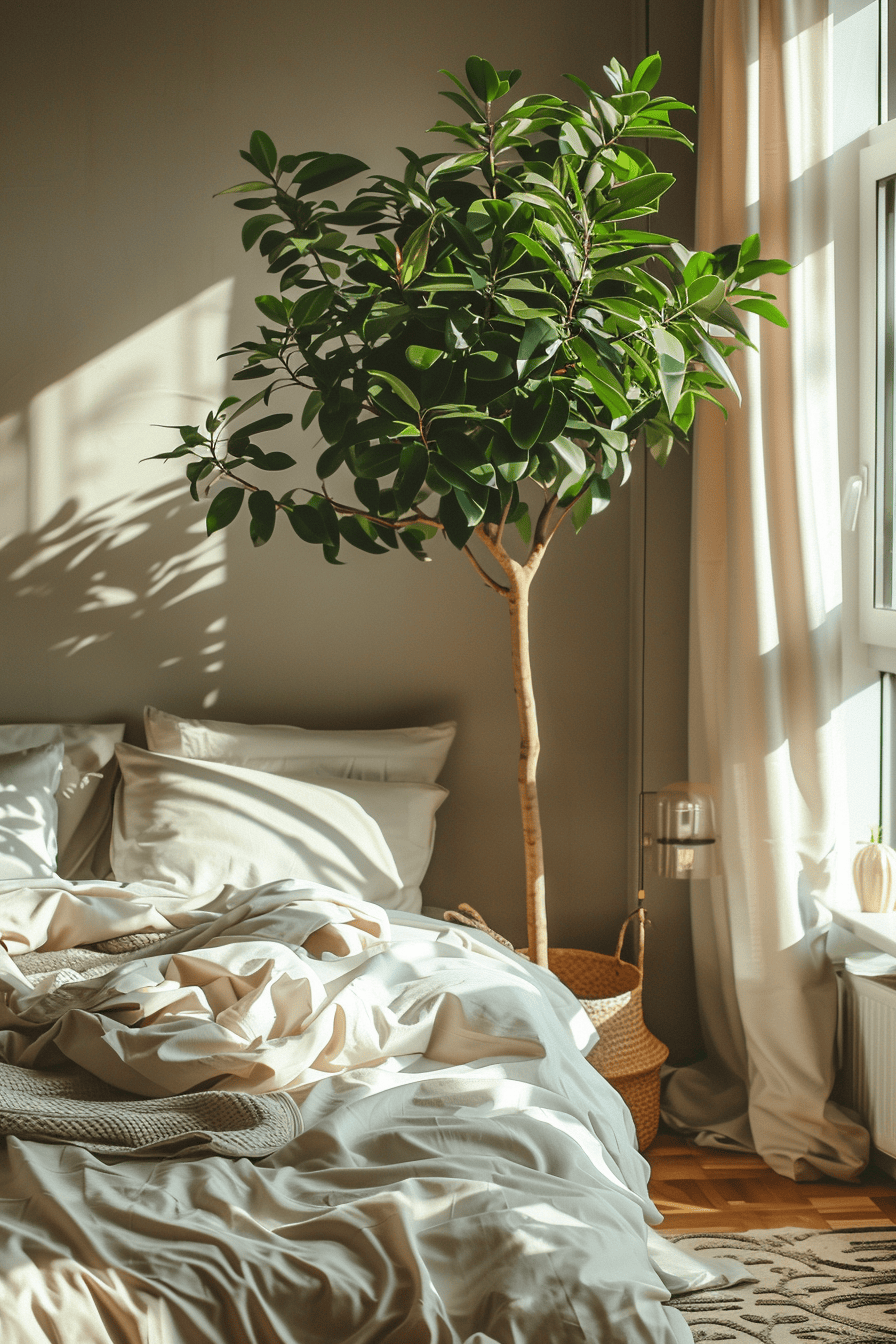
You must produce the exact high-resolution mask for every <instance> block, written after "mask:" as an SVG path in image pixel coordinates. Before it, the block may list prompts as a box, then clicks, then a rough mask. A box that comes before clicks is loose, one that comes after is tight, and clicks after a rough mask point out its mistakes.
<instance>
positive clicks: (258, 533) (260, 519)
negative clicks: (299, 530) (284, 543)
mask: <svg viewBox="0 0 896 1344" xmlns="http://www.w3.org/2000/svg"><path fill="white" fill-rule="evenodd" d="M249 512H250V514H251V515H252V521H251V522H250V524H249V536H250V537H251V539H252V545H253V546H263V545H264V544H265V542H266V541H270V539H271V536H272V535H273V532H274V524H275V523H276V521H277V505H276V504H275V503H274V496H273V495H272V494H271V493H270V491H268V490H253V491H252V493H251V494H250V496H249Z"/></svg>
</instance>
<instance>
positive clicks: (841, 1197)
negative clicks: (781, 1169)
mask: <svg viewBox="0 0 896 1344" xmlns="http://www.w3.org/2000/svg"><path fill="white" fill-rule="evenodd" d="M645 1157H646V1158H647V1160H648V1161H649V1163H650V1168H651V1172H652V1178H651V1182H650V1194H651V1196H652V1198H653V1201H654V1203H655V1204H656V1206H657V1208H658V1209H659V1211H660V1213H661V1214H662V1215H663V1217H664V1219H665V1222H664V1223H663V1225H662V1228H661V1231H663V1232H749V1231H752V1230H754V1229H756V1228H762V1227H820V1228H828V1229H831V1230H835V1229H836V1228H839V1227H865V1226H868V1227H873V1226H878V1227H880V1226H885V1225H887V1224H891V1225H894V1226H896V1181H893V1180H891V1179H890V1177H889V1176H887V1175H885V1174H884V1173H883V1172H881V1171H879V1170H878V1169H877V1168H876V1167H869V1168H868V1170H867V1171H866V1172H865V1173H864V1175H863V1176H862V1179H861V1181H860V1183H859V1184H858V1185H846V1184H844V1183H843V1182H841V1181H824V1182H818V1183H817V1184H816V1183H814V1182H813V1183H809V1182H807V1183H805V1184H796V1183H795V1182H793V1181H789V1180H787V1178H786V1177H784V1176H778V1175H777V1173H776V1172H774V1171H772V1169H771V1168H770V1167H768V1166H766V1164H765V1163H764V1162H763V1161H762V1158H760V1157H756V1156H754V1155H752V1154H747V1153H725V1152H721V1151H719V1150H718V1149H715V1148H698V1147H697V1145H696V1144H693V1143H689V1142H688V1141H687V1140H686V1139H682V1138H679V1137H678V1136H677V1135H674V1134H662V1133H660V1134H658V1135H657V1137H656V1138H655V1139H654V1141H653V1143H652V1144H651V1145H650V1147H649V1148H648V1149H647V1152H646V1153H645Z"/></svg>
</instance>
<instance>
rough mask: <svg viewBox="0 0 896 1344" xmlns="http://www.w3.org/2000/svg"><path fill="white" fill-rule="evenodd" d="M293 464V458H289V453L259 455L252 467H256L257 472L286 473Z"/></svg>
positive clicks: (294, 461)
mask: <svg viewBox="0 0 896 1344" xmlns="http://www.w3.org/2000/svg"><path fill="white" fill-rule="evenodd" d="M295 464H296V460H295V458H294V457H290V455H289V453H259V455H258V457H256V458H254V459H253V462H252V465H253V467H258V469H259V471H287V470H288V469H289V468H290V467H294V466H295Z"/></svg>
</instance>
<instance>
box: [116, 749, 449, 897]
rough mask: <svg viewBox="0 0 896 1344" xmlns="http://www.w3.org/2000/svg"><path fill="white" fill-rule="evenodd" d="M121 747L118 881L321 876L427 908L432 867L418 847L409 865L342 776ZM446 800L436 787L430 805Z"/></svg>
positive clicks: (188, 883)
mask: <svg viewBox="0 0 896 1344" xmlns="http://www.w3.org/2000/svg"><path fill="white" fill-rule="evenodd" d="M115 754H116V756H117V757H118V764H119V767H120V769H121V782H120V784H119V787H118V791H117V792H116V795H115V811H114V819H113V827H112V870H113V872H114V875H115V878H116V880H117V881H119V882H140V881H153V882H160V883H163V884H165V885H166V886H169V887H172V888H174V889H175V890H177V891H179V892H182V893H183V894H184V895H198V894H200V893H202V892H206V891H212V890H220V889H221V888H222V887H223V886H225V885H227V884H230V885H232V886H235V887H238V888H248V887H256V886H260V885H261V884H262V883H264V882H274V881H278V880H279V879H281V878H286V879H293V880H295V881H300V882H304V881H310V882H320V883H323V884H324V885H325V886H330V887H335V888H337V889H338V890H339V891H344V892H347V893H348V894H349V895H354V896H360V897H361V898H362V899H363V900H365V901H375V902H376V903H377V904H379V905H383V906H386V907H387V908H389V909H396V910H405V909H409V910H419V909H420V890H419V885H418V884H416V883H415V882H414V881H413V879H414V878H415V877H417V875H418V873H419V872H420V869H421V866H425V865H422V864H421V858H420V854H419V853H416V854H414V855H413V856H412V859H411V860H410V861H409V858H408V855H407V854H402V855H401V865H402V868H403V870H404V871H402V870H401V869H400V868H399V866H398V863H397V861H396V860H397V858H398V856H393V853H392V851H391V850H390V848H389V845H388V844H387V842H386V840H385V838H384V836H383V831H382V829H381V827H380V826H379V825H378V824H377V822H376V821H375V820H374V819H373V816H372V815H369V814H368V812H366V811H365V810H364V808H363V807H362V805H361V804H360V803H359V802H357V801H356V800H355V798H351V797H348V796H347V793H346V792H343V791H341V786H342V785H343V784H344V783H345V781H342V780H340V781H339V787H335V786H334V787H332V788H330V787H326V786H324V785H323V784H321V783H317V782H315V783H312V782H310V781H308V780H296V779H285V778H283V777H281V776H277V775H271V774H266V773H263V772H262V771H260V770H248V769H245V768H243V767H241V766H233V765H226V764H222V763H220V762H212V761H194V760H190V759H188V758H184V757H177V756H164V755H157V754H154V753H152V752H149V751H142V750H141V749H140V748H139V747H131V746H128V745H125V744H121V745H119V746H118V747H116V749H115ZM334 785H335V782H334ZM391 787H394V786H391ZM418 789H419V786H418ZM443 797H444V791H443V790H441V789H434V790H433V791H432V793H431V794H430V795H429V798H428V805H429V806H430V807H431V812H434V811H435V808H436V806H438V802H440V801H441V799H442V798H443ZM368 801H369V799H368ZM406 802H407V805H408V812H409V814H410V813H415V815H417V816H419V813H420V810H421V808H420V806H419V804H415V803H414V801H413V800H411V799H410V798H408V799H406ZM397 805H398V799H397V796H396V798H395V801H394V802H390V804H389V808H388V809H386V810H389V809H391V810H392V812H393V813H394V812H395V809H396V807H397ZM430 827H431V813H430ZM399 848H400V846H399ZM405 878H408V879H411V880H409V881H407V882H406V881H405Z"/></svg>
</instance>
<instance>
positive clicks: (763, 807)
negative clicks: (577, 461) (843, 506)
mask: <svg viewBox="0 0 896 1344" xmlns="http://www.w3.org/2000/svg"><path fill="white" fill-rule="evenodd" d="M830 24H831V19H830V16H829V14H828V3H827V0H706V3H705V8H704V31H703V73H702V81H701V97H700V107H699V183H698V223H697V245H698V246H699V247H700V248H704V249H707V250H711V249H713V248H716V247H718V246H720V245H721V244H723V243H728V242H731V241H734V240H738V239H741V238H744V237H745V236H746V235H748V234H751V233H754V232H759V233H760V235H761V237H762V252H763V255H764V256H778V257H785V258H787V259H788V260H789V261H791V262H792V263H793V266H794V269H793V270H792V272H791V273H790V275H789V276H788V277H787V278H786V279H784V280H780V279H778V278H777V277H769V281H770V282H771V283H768V285H767V287H768V288H769V289H772V288H774V289H776V291H777V293H778V295H779V297H780V300H781V304H782V307H783V308H784V310H785V311H786V312H787V313H788V316H789V318H790V328H789V329H788V330H782V329H780V328H777V327H773V326H771V325H770V324H769V323H767V322H760V321H759V320H758V319H753V318H751V319H749V321H748V324H747V325H748V330H749V331H750V334H751V336H752V337H753V339H754V340H755V341H756V343H757V345H758V346H759V351H758V353H753V352H747V353H746V355H744V356H743V357H742V358H740V359H739V362H738V363H737V364H736V368H735V373H736V376H737V379H738V382H739V384H740V387H741V390H742V393H743V406H742V407H740V408H738V407H737V405H736V403H732V404H731V407H730V417H729V420H728V421H727V423H726V422H725V421H724V420H723V418H722V416H721V415H720V414H719V413H718V412H717V411H716V410H715V409H714V408H712V407H704V408H701V409H703V410H706V411H707V412H708V413H706V414H701V416H700V418H699V420H698V424H697V430H696V436H695V438H696V442H695V451H694V494H693V541H692V571H691V572H692V587H691V672H690V676H691V705H690V725H691V727H690V753H691V760H690V775H691V778H692V779H709V780H710V781H711V783H712V784H713V786H714V787H715V790H716V794H717V799H718V804H719V821H720V830H721V835H722V843H721V846H720V856H721V859H722V868H723V873H722V875H721V876H719V877H717V878H714V879H712V880H711V881H703V882H694V883H693V884H692V885H693V894H692V925H693V936H694V949H695V960H696V965H697V976H698V987H699V996H700V1011H701V1020H702V1025H703V1031H704V1038H705V1043H706V1047H707V1058H706V1060H705V1061H703V1062H702V1063H700V1064H698V1065H695V1066H692V1067H690V1068H685V1069H679V1070H677V1071H675V1072H674V1073H673V1074H672V1075H671V1076H670V1077H669V1079H668V1080H667V1083H666V1090H665V1094H664V1112H663V1113H664V1117H665V1119H666V1120H667V1121H668V1122H669V1123H670V1124H672V1125H673V1126H674V1127H675V1128H677V1129H679V1130H681V1131H682V1132H685V1133H689V1134H691V1135H693V1136H694V1137H696V1138H697V1140H698V1142H700V1143H704V1144H709V1145H714V1146H717V1147H733V1148H738V1149H755V1150H756V1151H757V1152H758V1153H760V1155H761V1156H762V1157H763V1158H764V1159H765V1160H766V1161H767V1162H768V1163H769V1164H770V1165H771V1166H772V1167H773V1168H774V1169H775V1170H776V1171H778V1172H780V1173H782V1174H783V1175H786V1176H789V1177H792V1178H793V1179H794V1180H812V1179H816V1178H817V1176H818V1174H819V1173H823V1174H826V1175H830V1176H835V1177H840V1178H843V1179H851V1178H854V1177H855V1176H856V1175H857V1174H858V1172H859V1171H861V1169H862V1167H863V1166H864V1164H865V1162H866V1161H867V1153H868V1138H867V1134H866V1132H865V1131H864V1130H863V1129H862V1128H861V1127H860V1126H859V1125H858V1124H856V1123H854V1122H853V1121H852V1120H851V1119H850V1118H849V1117H848V1116H847V1115H845V1114H844V1113H843V1112H842V1111H840V1110H839V1109H838V1108H837V1107H836V1106H834V1105H833V1104H832V1103H831V1102H830V1101H829V1100H828V1098H829V1095H830V1092H831V1088H832V1086H833V1082H834V1042H835V1033H836V1018H837V994H836V984H835V980H834V976H833V971H832V968H831V966H830V964H829V962H828V960H827V958H826V956H825V950H824V934H825V918H824V916H823V915H822V914H821V913H820V911H819V908H818V906H817V905H816V902H815V900H814V899H813V897H814V895H815V894H819V895H825V894H830V893H831V892H833V891H834V890H835V888H836V885H837V884H838V883H839V882H842V880H843V866H844V864H843V859H844V856H848V853H849V845H848V837H847V836H845V835H843V834H841V833H840V831H841V826H842V825H843V824H845V819H846V807H845V802H844V800H843V799H842V797H841V787H842V780H843V777H844V767H843V758H842V749H841V744H840V739H839V732H838V717H837V705H838V702H839V686H840V626H839V621H840V533H839V483H838V470H837V446H836V430H835V425H836V405H835V396H834V324H833V260H832V243H831V229H830V209H829V199H828V169H829V161H830V152H831V148H830V147H831V70H830V40H831V28H830ZM760 329H761V330H760Z"/></svg>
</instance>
